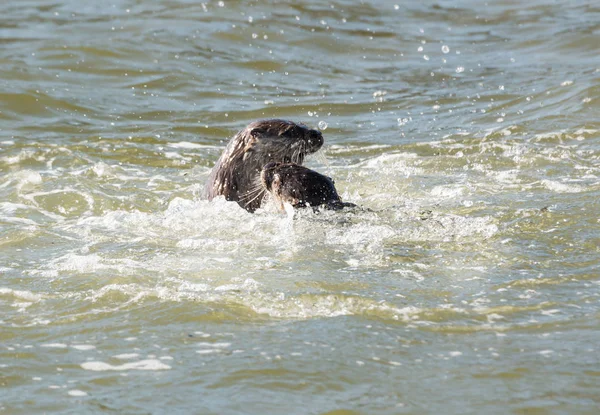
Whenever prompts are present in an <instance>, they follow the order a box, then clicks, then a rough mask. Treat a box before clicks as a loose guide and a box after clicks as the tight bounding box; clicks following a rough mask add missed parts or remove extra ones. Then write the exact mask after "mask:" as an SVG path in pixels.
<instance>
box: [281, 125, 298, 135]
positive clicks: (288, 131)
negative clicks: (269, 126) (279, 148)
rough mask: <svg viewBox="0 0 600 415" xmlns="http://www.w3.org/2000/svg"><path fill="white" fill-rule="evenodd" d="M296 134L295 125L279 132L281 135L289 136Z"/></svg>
mask: <svg viewBox="0 0 600 415" xmlns="http://www.w3.org/2000/svg"><path fill="white" fill-rule="evenodd" d="M295 136H298V129H297V128H296V127H292V128H288V129H287V130H285V131H284V132H282V133H281V137H285V138H290V137H295Z"/></svg>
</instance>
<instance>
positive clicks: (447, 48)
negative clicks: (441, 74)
mask: <svg viewBox="0 0 600 415" xmlns="http://www.w3.org/2000/svg"><path fill="white" fill-rule="evenodd" d="M442 52H443V53H448V52H450V48H449V47H448V46H447V45H444V46H442Z"/></svg>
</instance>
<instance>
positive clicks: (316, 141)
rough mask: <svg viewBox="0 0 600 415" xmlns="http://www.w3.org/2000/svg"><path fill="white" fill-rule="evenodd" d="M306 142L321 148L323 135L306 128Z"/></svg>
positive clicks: (313, 146) (315, 147)
mask: <svg viewBox="0 0 600 415" xmlns="http://www.w3.org/2000/svg"><path fill="white" fill-rule="evenodd" d="M308 144H309V145H310V146H311V147H312V148H314V149H315V150H316V149H319V148H321V146H322V145H323V135H322V134H321V132H320V131H317V130H308Z"/></svg>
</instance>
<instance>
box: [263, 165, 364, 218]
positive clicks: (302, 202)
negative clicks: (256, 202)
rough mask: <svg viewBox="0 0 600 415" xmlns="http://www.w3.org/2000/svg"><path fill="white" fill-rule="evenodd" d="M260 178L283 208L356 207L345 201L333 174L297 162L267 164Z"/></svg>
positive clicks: (334, 208) (335, 208) (336, 208)
mask: <svg viewBox="0 0 600 415" xmlns="http://www.w3.org/2000/svg"><path fill="white" fill-rule="evenodd" d="M260 179H261V182H262V185H263V187H264V188H265V190H267V191H268V192H269V193H270V195H271V197H272V198H273V199H274V200H275V202H276V203H277V204H278V206H279V207H280V208H281V209H283V208H284V204H285V203H289V204H290V205H292V206H293V207H294V208H304V207H307V206H311V207H312V208H318V207H324V208H325V209H332V210H339V209H343V208H345V207H354V206H356V205H355V204H353V203H345V202H342V199H341V198H340V196H339V195H338V193H337V190H336V189H335V183H334V181H333V179H331V177H327V176H324V175H322V174H320V173H317V172H316V171H314V170H311V169H308V168H306V167H304V166H300V165H298V164H295V163H269V164H267V165H266V166H264V168H263V170H262V172H261V174H260Z"/></svg>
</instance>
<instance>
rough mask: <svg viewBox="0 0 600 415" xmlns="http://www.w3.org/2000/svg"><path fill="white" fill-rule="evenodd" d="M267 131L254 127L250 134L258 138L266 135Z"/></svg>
mask: <svg viewBox="0 0 600 415" xmlns="http://www.w3.org/2000/svg"><path fill="white" fill-rule="evenodd" d="M265 133H266V131H265V130H263V129H262V128H253V129H252V131H250V135H251V136H252V137H254V138H256V139H257V140H258V139H260V138H262V137H264V136H265Z"/></svg>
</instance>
